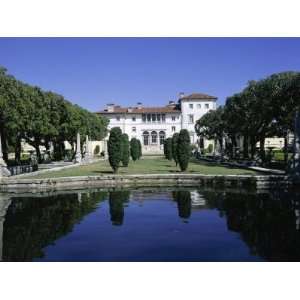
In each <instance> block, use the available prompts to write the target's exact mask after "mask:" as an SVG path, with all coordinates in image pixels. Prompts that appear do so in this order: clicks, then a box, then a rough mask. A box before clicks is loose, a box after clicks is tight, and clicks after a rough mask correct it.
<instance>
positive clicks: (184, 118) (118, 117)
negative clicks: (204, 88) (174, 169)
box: [97, 93, 217, 154]
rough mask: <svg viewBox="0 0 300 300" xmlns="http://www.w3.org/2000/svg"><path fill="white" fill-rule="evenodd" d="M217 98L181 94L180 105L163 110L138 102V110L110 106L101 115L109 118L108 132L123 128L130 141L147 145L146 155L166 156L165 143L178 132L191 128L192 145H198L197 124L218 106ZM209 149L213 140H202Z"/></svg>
mask: <svg viewBox="0 0 300 300" xmlns="http://www.w3.org/2000/svg"><path fill="white" fill-rule="evenodd" d="M216 101H217V98H216V97H214V96H209V95H205V94H201V93H194V94H191V95H184V94H183V93H181V94H180V96H179V100H178V102H177V103H176V102H174V101H170V102H169V104H168V105H166V106H162V107H143V105H142V103H137V106H136V107H120V106H117V105H114V104H107V107H106V109H105V110H102V111H100V112H97V114H100V115H103V116H105V117H107V118H108V119H109V121H110V122H109V126H108V129H111V128H113V127H120V128H121V130H122V132H123V133H127V134H128V137H129V139H131V138H133V137H135V138H137V139H139V140H140V141H141V143H142V145H143V153H149V154H152V153H153V154H155V153H162V151H163V142H164V140H165V139H166V138H168V137H172V136H173V134H174V133H175V132H179V131H180V130H181V129H187V130H188V131H189V133H190V138H191V143H192V144H197V142H198V138H197V135H196V133H195V123H196V121H197V120H198V119H199V118H200V117H202V116H203V115H204V114H205V113H207V112H208V111H209V110H214V109H216V107H217V104H216ZM201 143H202V147H204V148H206V147H207V146H208V144H209V143H213V142H212V141H208V140H203V141H201Z"/></svg>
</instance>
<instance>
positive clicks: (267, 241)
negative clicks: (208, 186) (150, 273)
mask: <svg viewBox="0 0 300 300" xmlns="http://www.w3.org/2000/svg"><path fill="white" fill-rule="evenodd" d="M0 196H1V197H0V258H1V260H3V261H32V260H35V259H37V258H40V259H42V258H43V257H45V259H46V260H47V257H46V255H47V253H46V252H45V251H46V250H45V249H46V248H47V247H49V246H50V245H54V243H56V241H58V240H59V239H61V238H63V237H70V239H71V237H72V231H73V230H74V227H75V225H78V226H79V228H81V227H82V226H83V225H81V222H82V223H84V221H85V220H89V218H91V217H90V216H92V215H93V212H99V213H98V214H97V215H95V216H94V219H93V222H94V223H92V224H93V225H89V224H88V225H84V226H89V227H87V228H85V229H84V233H85V234H89V235H91V236H92V237H93V239H97V240H99V241H102V238H103V240H105V241H106V244H107V243H111V245H110V249H113V248H114V247H117V245H119V243H118V242H116V244H114V243H115V240H114V239H113V238H111V239H110V236H111V235H112V234H118V239H121V238H124V239H125V240H126V241H127V244H126V247H127V248H126V249H127V250H128V251H132V253H135V252H136V253H139V251H140V252H142V251H144V252H145V251H146V250H145V249H144V248H143V247H142V244H143V243H144V244H145V241H146V242H149V245H150V246H151V245H152V244H151V243H152V242H153V244H155V246H157V247H158V249H159V247H161V249H163V248H164V247H173V248H172V249H173V251H174V253H175V252H176V249H177V248H178V253H180V255H179V254H176V255H177V256H176V258H174V260H179V261H180V260H188V259H189V256H188V255H191V256H190V257H191V259H193V260H199V261H201V260H220V258H219V257H218V256H217V255H218V254H216V255H215V256H211V254H210V256H208V254H207V252H203V244H205V243H207V245H206V244H205V245H204V246H207V247H209V246H211V248H212V249H215V248H217V247H220V248H222V247H224V250H226V249H227V250H229V251H231V252H233V253H235V254H234V255H233V256H232V257H231V258H224V260H226V259H227V260H230V259H231V260H235V257H239V253H238V251H241V250H239V249H238V248H237V247H236V246H234V245H236V244H235V243H243V245H244V246H245V247H247V249H248V251H249V259H250V258H251V259H252V260H253V257H254V258H255V257H257V258H260V259H263V260H269V261H300V230H299V227H300V225H299V224H300V207H299V206H300V197H299V193H298V192H295V191H293V192H280V191H274V192H272V193H262V194H257V193H250V192H248V191H214V190H197V189H191V190H175V191H172V190H169V191H167V192H165V191H164V192H160V191H156V192H155V194H149V193H146V192H143V191H138V192H137V191H110V192H105V191H100V192H99V191H94V192H92V191H86V192H80V193H70V194H57V195H51V196H47V197H42V196H35V197H32V196H31V197H14V198H10V197H8V196H4V195H0ZM141 199H142V203H143V205H142V206H141V205H140V204H141ZM153 200H154V201H153ZM173 201H175V203H176V204H175V203H174V202H173ZM172 202H173V203H174V204H175V207H174V205H171V206H170V205H169V204H168V203H171V204H172ZM167 204H168V205H167ZM124 208H125V210H124ZM176 210H177V212H176ZM214 212H216V214H215V213H214ZM125 214H126V216H125ZM176 215H178V217H179V218H178V217H177V218H176V217H175V218H174V216H176ZM148 216H149V218H150V221H149V220H148V219H147V218H148ZM204 217H205V218H206V219H205V223H201V224H202V225H200V221H201V219H202V218H204ZM125 219H126V222H125V221H124V220H125ZM127 219H128V220H127ZM182 219H183V220H184V222H185V223H187V221H188V223H187V224H182V222H180V220H182ZM220 220H223V221H222V222H223V223H222V222H221V221H220ZM224 221H225V223H224ZM180 223H181V224H182V226H183V225H184V227H180ZM84 224H86V223H84ZM203 224H205V226H206V227H205V228H204V227H203V226H204V225H203ZM216 224H218V226H221V227H223V228H221V229H222V232H223V235H222V236H220V233H217V229H215V226H216ZM222 224H224V225H222ZM109 225H110V226H109ZM112 225H115V226H118V227H119V230H120V229H122V230H125V231H119V230H118V231H113V232H111V227H112ZM97 226H98V227H97ZM201 226H202V227H201ZM120 227H121V228H120ZM95 228H98V229H97V230H100V229H101V230H100V232H98V233H97V232H96V229H95ZM99 228H100V229H99ZM170 228H177V229H176V230H175V231H172V230H171V231H170ZM116 229H117V228H116ZM200 231H201V234H200V233H199V234H197V233H198V232H200ZM122 232H123V233H122ZM172 232H175V233H178V234H177V235H174V234H173V233H172ZM233 233H237V234H238V236H237V237H235V236H233V235H232V234H233ZM121 234H122V235H121ZM138 235H139V236H140V240H141V241H140V244H139V240H138V239H136V236H138ZM189 235H190V239H189ZM160 236H161V238H160ZM81 238H84V235H83V237H82V236H81ZM142 238H143V239H144V240H143V241H142ZM159 238H160V239H159ZM234 239H235V241H234V242H233V240H234ZM237 239H238V241H236V240H237ZM75 240H76V239H75ZM190 241H193V242H190ZM64 243H67V242H66V241H64ZM209 243H211V245H210V244H209ZM230 243H231V244H230ZM65 245H66V244H65ZM68 245H69V244H68ZM228 245H229V246H228ZM88 246H89V245H84V251H87V250H88ZM150 246H149V247H150ZM53 247H54V248H55V246H53ZM124 247H125V246H124ZM226 247H227V248H226ZM240 247H241V246H240ZM225 248H226V249H225ZM141 249H143V250H141ZM182 249H183V250H184V251H182ZM120 250H121V249H120ZM97 251H99V252H101V251H105V247H104V244H102V246H101V247H100V246H99V249H97ZM168 251H169V250H168ZM220 251H222V249H221V250H220ZM234 251H236V252H234ZM189 252H190V253H192V254H193V256H192V254H189ZM216 252H217V253H219V252H218V251H216ZM225 252H226V251H225ZM85 255H88V254H85ZM147 255H152V254H151V252H150V254H149V253H148V252H147ZM156 255H157V256H155V257H156V258H157V260H160V256H159V253H158V254H157V253H156ZM184 255H186V256H184ZM235 255H236V256H235ZM141 257H142V256H141ZM143 257H146V258H145V260H147V256H146V254H145V255H144V256H143ZM85 259H86V260H88V259H89V258H88V257H85ZM137 259H138V257H137ZM164 259H166V258H165V256H163V255H161V260H164ZM243 259H244V260H247V259H248V258H247V256H243ZM58 260H59V259H58ZM111 260H113V258H112V259H111ZM125 260H126V259H125ZM128 260H130V259H128Z"/></svg>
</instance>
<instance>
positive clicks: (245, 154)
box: [243, 136, 249, 159]
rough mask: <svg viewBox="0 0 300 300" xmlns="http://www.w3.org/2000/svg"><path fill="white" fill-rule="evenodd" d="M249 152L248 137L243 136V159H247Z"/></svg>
mask: <svg viewBox="0 0 300 300" xmlns="http://www.w3.org/2000/svg"><path fill="white" fill-rule="evenodd" d="M248 152H249V150H248V136H244V138H243V157H244V159H248V158H249V153H248Z"/></svg>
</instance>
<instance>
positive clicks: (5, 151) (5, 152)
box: [1, 130, 8, 162]
mask: <svg viewBox="0 0 300 300" xmlns="http://www.w3.org/2000/svg"><path fill="white" fill-rule="evenodd" d="M1 141H2V153H3V159H4V161H5V162H7V161H8V146H7V136H6V134H5V132H4V130H3V131H2V134H1Z"/></svg>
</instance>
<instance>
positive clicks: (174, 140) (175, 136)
mask: <svg viewBox="0 0 300 300" xmlns="http://www.w3.org/2000/svg"><path fill="white" fill-rule="evenodd" d="M178 138H179V133H177V132H176V133H174V134H173V137H172V154H173V159H174V161H175V163H176V166H177V164H178V155H177V150H176V149H177V145H178Z"/></svg>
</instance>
